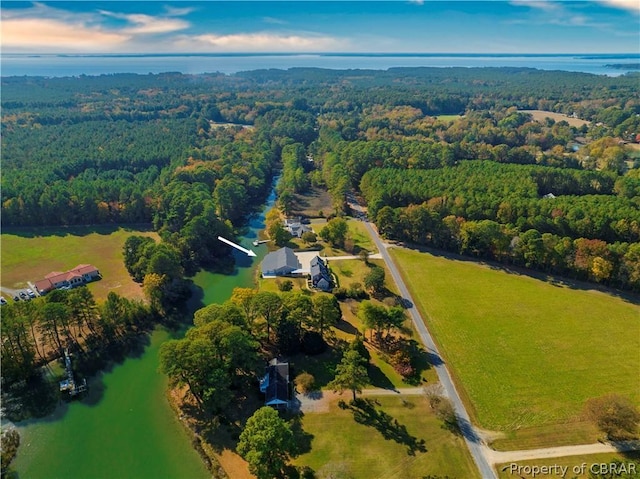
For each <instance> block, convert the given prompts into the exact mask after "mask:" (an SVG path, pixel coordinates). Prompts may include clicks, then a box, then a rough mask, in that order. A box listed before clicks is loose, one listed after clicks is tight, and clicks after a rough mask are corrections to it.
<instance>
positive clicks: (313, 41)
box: [175, 32, 344, 52]
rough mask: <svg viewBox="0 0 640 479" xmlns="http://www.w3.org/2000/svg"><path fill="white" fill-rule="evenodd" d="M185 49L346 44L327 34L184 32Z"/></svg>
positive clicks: (178, 43) (180, 41)
mask: <svg viewBox="0 0 640 479" xmlns="http://www.w3.org/2000/svg"><path fill="white" fill-rule="evenodd" d="M175 47H176V48H178V49H180V50H183V51H213V52H319V51H332V50H336V49H341V48H342V47H344V42H342V41H340V40H338V39H336V38H333V37H327V36H321V35H304V34H283V33H267V32H256V33H236V34H229V35H217V34H215V33H207V34H203V35H193V36H186V35H185V36H183V37H180V38H177V39H176V40H175Z"/></svg>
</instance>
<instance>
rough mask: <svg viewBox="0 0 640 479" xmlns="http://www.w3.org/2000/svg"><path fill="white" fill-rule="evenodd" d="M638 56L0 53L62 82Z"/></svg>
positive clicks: (600, 70) (584, 64) (616, 61)
mask: <svg viewBox="0 0 640 479" xmlns="http://www.w3.org/2000/svg"><path fill="white" fill-rule="evenodd" d="M638 64H640V54H606V55H603V54H565V55H551V54H549V55H539V54H531V55H509V54H495V55H487V54H360V53H351V54H349V53H333V54H332V53H322V54H149V55H146V54H117V55H116V54H114V55H96V54H91V55H68V54H42V55H35V54H2V55H1V57H0V68H1V71H0V74H1V75H2V76H23V75H28V76H46V77H63V76H78V75H103V74H114V73H138V74H148V73H163V72H180V73H187V74H189V73H190V74H197V73H213V72H220V73H225V74H232V73H237V72H240V71H247V70H258V69H268V68H277V69H284V70H286V69H289V68H295V67H317V68H329V69H339V70H343V69H371V70H386V69H388V68H393V67H442V68H444V67H527V68H537V69H540V70H563V71H571V72H584V73H592V74H596V75H608V76H618V75H623V74H625V73H628V72H630V71H637V70H638Z"/></svg>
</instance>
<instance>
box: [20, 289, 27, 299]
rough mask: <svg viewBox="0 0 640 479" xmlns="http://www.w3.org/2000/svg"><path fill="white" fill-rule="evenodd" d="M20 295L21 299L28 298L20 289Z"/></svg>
mask: <svg viewBox="0 0 640 479" xmlns="http://www.w3.org/2000/svg"><path fill="white" fill-rule="evenodd" d="M20 297H21V298H22V299H29V296H27V293H25V292H24V291H20Z"/></svg>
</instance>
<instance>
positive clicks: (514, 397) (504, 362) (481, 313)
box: [391, 249, 640, 449]
mask: <svg viewBox="0 0 640 479" xmlns="http://www.w3.org/2000/svg"><path fill="white" fill-rule="evenodd" d="M391 254H392V256H393V258H394V259H395V261H396V262H397V264H398V265H399V267H400V269H401V270H402V274H403V276H404V278H405V281H406V283H407V285H408V286H409V288H410V289H411V292H412V294H413V295H414V300H415V301H416V302H417V307H418V308H419V309H420V311H421V312H422V313H423V316H424V317H425V320H426V321H427V322H428V327H429V329H430V330H431V332H432V334H433V335H434V337H435V339H436V341H437V342H438V344H439V347H440V350H441V353H442V355H443V356H444V359H445V361H446V362H447V363H448V364H449V367H450V370H451V372H452V374H453V376H454V378H455V380H456V382H457V383H458V385H459V391H460V393H461V395H462V397H463V399H464V400H465V401H466V402H467V405H468V406H469V408H468V409H469V412H470V413H471V414H472V416H473V417H474V419H475V421H476V422H477V423H478V425H479V426H480V427H482V428H485V429H489V430H497V431H502V432H504V433H506V434H507V436H508V437H509V446H510V447H509V449H525V448H531V447H543V446H548V445H555V444H556V442H557V441H558V438H559V437H561V436H562V434H563V433H564V431H565V430H569V431H570V432H569V434H570V436H571V438H576V437H581V438H582V440H583V441H584V442H594V441H595V440H597V438H598V437H597V435H596V436H594V434H597V433H596V432H595V430H594V428H593V427H592V426H591V425H590V424H586V423H584V422H581V420H580V414H581V411H582V408H583V404H584V402H585V401H586V400H587V399H588V398H590V397H593V396H600V395H604V394H607V393H611V392H615V393H619V394H622V395H626V396H628V397H629V398H630V399H631V400H632V401H633V402H635V403H636V404H640V388H639V387H638V386H639V385H640V380H639V378H638V375H637V373H638V371H639V370H640V354H639V353H638V351H640V349H639V348H638V346H639V344H638V343H639V338H640V308H639V307H638V301H637V300H625V299H621V298H619V297H615V296H612V295H609V294H605V293H603V292H599V291H596V290H593V289H588V288H589V287H588V286H583V285H575V286H574V287H571V286H568V285H564V284H558V283H552V282H547V281H543V280H540V279H535V278H533V277H530V276H526V275H521V274H518V273H512V272H507V271H505V270H502V269H496V268H493V267H491V266H488V265H484V264H480V263H476V262H471V261H464V260H459V259H449V258H447V257H443V256H435V255H434V254H431V253H421V252H418V251H413V250H407V249H392V250H391ZM583 287H584V288H586V289H581V288H583ZM630 301H634V302H630ZM554 426H556V427H554ZM536 428H538V431H536ZM532 429H533V431H532ZM589 431H591V432H589ZM536 432H540V434H542V436H544V437H540V435H539V434H536ZM518 437H521V438H522V441H519V440H518ZM562 442H565V441H562ZM567 442H570V441H567Z"/></svg>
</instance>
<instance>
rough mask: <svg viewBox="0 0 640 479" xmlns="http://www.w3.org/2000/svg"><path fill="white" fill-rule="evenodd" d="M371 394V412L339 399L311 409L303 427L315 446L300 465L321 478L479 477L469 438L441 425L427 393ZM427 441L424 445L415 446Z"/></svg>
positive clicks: (302, 459)
mask: <svg viewBox="0 0 640 479" xmlns="http://www.w3.org/2000/svg"><path fill="white" fill-rule="evenodd" d="M349 398H350V394H349V393H345V394H344V395H343V398H342V399H343V400H345V401H348V400H349ZM327 399H328V398H327ZM367 399H369V401H370V402H369V403H368V404H369V405H370V408H367V410H366V411H362V410H360V411H357V412H356V411H354V410H351V409H341V408H340V407H338V404H337V400H335V399H333V400H331V401H330V404H329V410H328V411H325V412H308V413H305V414H304V415H303V416H302V418H301V426H302V429H303V430H304V432H305V433H306V434H309V435H311V437H310V443H311V444H310V445H311V450H310V452H307V453H305V454H303V455H301V456H300V457H298V458H297V459H296V460H295V461H294V462H295V464H296V465H300V466H302V465H307V466H310V467H311V468H313V469H314V470H315V471H316V473H317V476H318V477H349V478H353V479H360V478H362V479H369V478H372V477H379V478H383V477H384V478H400V477H401V478H405V479H411V478H421V477H424V476H426V475H428V474H434V475H436V474H437V475H439V476H441V477H445V476H448V477H464V478H475V477H479V476H478V473H477V470H476V468H475V465H474V464H473V461H472V459H471V456H470V455H469V452H468V451H467V449H466V445H465V443H464V441H463V440H462V438H460V437H458V436H456V435H454V434H452V433H451V432H449V431H447V430H445V429H443V428H442V427H441V422H440V421H439V420H438V419H437V418H436V417H435V416H434V415H433V413H432V412H431V410H430V407H429V404H428V402H427V399H426V397H424V396H407V397H406V398H401V397H398V396H378V397H376V398H375V399H374V398H373V397H367ZM376 403H377V404H376ZM356 417H357V419H356ZM394 420H395V421H397V422H394ZM421 440H424V441H425V442H424V447H420V448H418V447H415V445H417V444H419V442H420V441H421ZM420 449H422V450H420Z"/></svg>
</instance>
